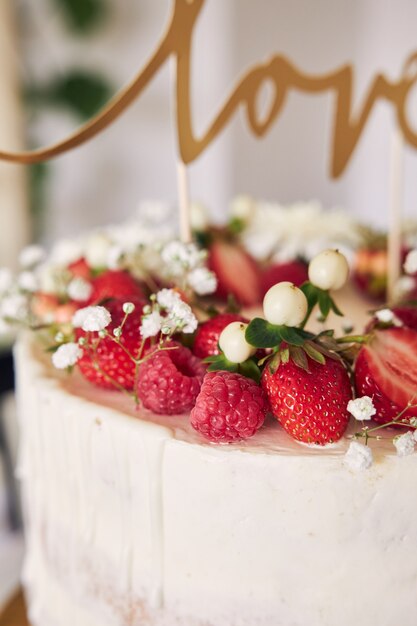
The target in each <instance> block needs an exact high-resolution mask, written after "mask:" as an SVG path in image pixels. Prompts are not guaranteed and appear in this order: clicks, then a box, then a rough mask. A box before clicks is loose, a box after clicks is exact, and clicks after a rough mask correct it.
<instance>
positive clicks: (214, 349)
mask: <svg viewBox="0 0 417 626" xmlns="http://www.w3.org/2000/svg"><path fill="white" fill-rule="evenodd" d="M248 321H249V320H247V319H246V318H245V317H242V316H241V315H238V314H237V313H221V314H220V315H216V317H213V318H212V319H210V320H207V322H203V324H201V325H200V326H199V327H198V330H197V333H196V336H195V340H194V347H193V352H194V354H195V355H196V356H198V357H200V359H205V358H206V357H207V356H211V355H213V354H220V350H219V346H218V343H219V337H220V335H221V332H222V330H223V329H224V328H226V326H228V325H229V324H231V323H232V322H245V323H247V322H248Z"/></svg>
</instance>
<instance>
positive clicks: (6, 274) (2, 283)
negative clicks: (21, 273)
mask: <svg viewBox="0 0 417 626" xmlns="http://www.w3.org/2000/svg"><path fill="white" fill-rule="evenodd" d="M12 284H13V274H12V273H11V271H10V270H9V269H8V268H7V267H0V294H2V293H5V292H6V291H8V290H9V289H10V287H11V286H12Z"/></svg>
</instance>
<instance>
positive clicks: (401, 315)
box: [391, 304, 417, 330]
mask: <svg viewBox="0 0 417 626" xmlns="http://www.w3.org/2000/svg"><path fill="white" fill-rule="evenodd" d="M391 310H392V312H393V313H394V315H395V317H398V319H399V320H401V321H402V323H403V324H404V326H407V328H412V329H413V330H417V306H412V305H411V304H409V305H406V304H404V305H402V306H394V307H392V308H391Z"/></svg>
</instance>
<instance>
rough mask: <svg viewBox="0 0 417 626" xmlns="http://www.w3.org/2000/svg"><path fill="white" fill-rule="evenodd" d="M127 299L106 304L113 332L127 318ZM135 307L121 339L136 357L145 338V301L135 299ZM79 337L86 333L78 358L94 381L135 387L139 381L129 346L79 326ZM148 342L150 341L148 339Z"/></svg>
mask: <svg viewBox="0 0 417 626" xmlns="http://www.w3.org/2000/svg"><path fill="white" fill-rule="evenodd" d="M123 302H124V300H111V301H110V302H108V303H107V304H106V308H107V309H108V310H109V311H110V314H111V318H112V321H111V324H110V325H109V326H108V327H107V330H108V331H109V333H112V331H113V329H114V328H117V327H118V326H120V324H121V322H122V320H123V318H124V315H125V314H124V312H123ZM132 302H133V303H134V304H135V307H136V308H135V310H134V312H133V313H131V314H130V315H129V316H128V318H127V320H126V323H125V325H124V326H123V333H122V336H121V338H120V342H121V344H122V345H123V347H124V348H125V349H126V350H127V351H128V352H130V354H131V355H133V356H134V357H136V356H137V354H138V352H139V349H140V346H141V343H142V338H141V335H140V332H139V326H140V324H141V315H142V308H143V305H144V302H143V301H141V300H137V299H132ZM76 337H77V339H79V338H80V337H85V338H86V340H87V344H86V345H85V346H84V347H83V356H82V357H81V359H80V360H79V361H78V366H79V368H80V371H81V373H82V374H83V376H85V378H87V379H88V380H89V381H90V382H91V383H93V384H94V385H97V386H98V387H104V388H106V389H116V388H117V387H123V389H127V390H132V389H133V387H134V382H135V364H134V362H133V361H132V359H131V358H130V357H129V356H128V354H127V353H126V352H125V350H124V349H123V348H122V347H121V346H119V345H117V344H116V343H115V342H114V341H113V340H112V339H111V338H110V337H105V338H104V339H101V340H100V341H98V334H97V333H96V332H90V333H86V332H84V331H83V330H81V329H77V330H76ZM147 345H149V344H148V342H147Z"/></svg>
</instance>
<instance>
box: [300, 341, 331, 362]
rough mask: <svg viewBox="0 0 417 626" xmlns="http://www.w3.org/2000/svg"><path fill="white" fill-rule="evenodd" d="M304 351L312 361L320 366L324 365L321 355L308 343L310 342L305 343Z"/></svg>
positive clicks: (324, 360)
mask: <svg viewBox="0 0 417 626" xmlns="http://www.w3.org/2000/svg"><path fill="white" fill-rule="evenodd" d="M304 350H305V351H306V352H307V354H308V356H309V357H310V358H311V359H313V361H316V362H317V363H320V365H324V364H325V363H326V359H325V358H324V356H323V354H322V353H321V352H319V350H317V349H316V347H315V346H314V345H313V344H312V343H310V341H306V342H305V344H304Z"/></svg>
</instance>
